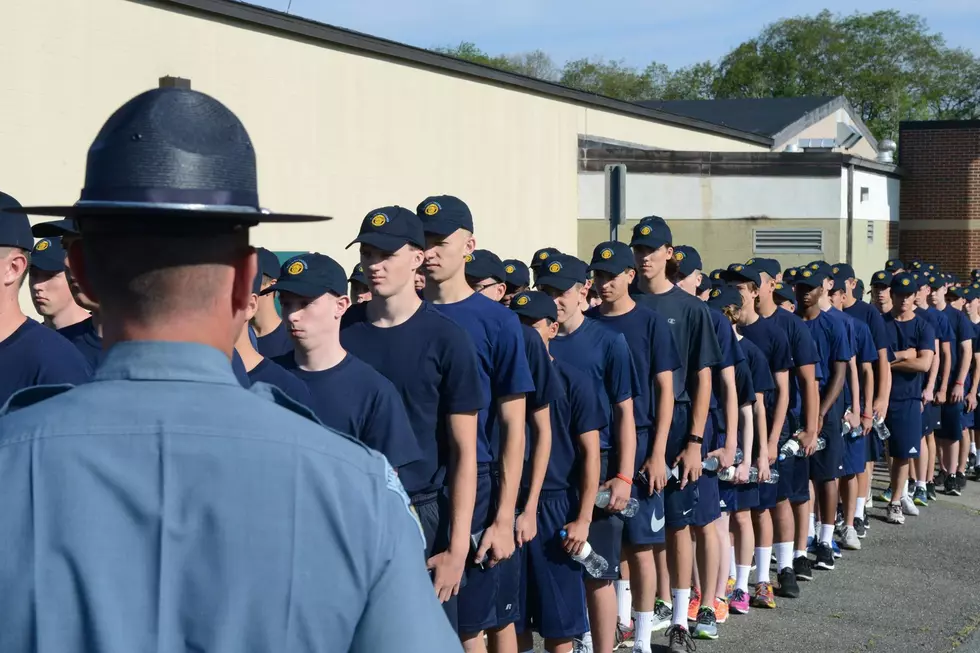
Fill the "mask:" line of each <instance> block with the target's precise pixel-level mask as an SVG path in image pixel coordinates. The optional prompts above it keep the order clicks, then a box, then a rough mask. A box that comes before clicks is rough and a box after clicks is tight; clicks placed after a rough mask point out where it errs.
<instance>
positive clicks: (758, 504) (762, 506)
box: [739, 475, 782, 510]
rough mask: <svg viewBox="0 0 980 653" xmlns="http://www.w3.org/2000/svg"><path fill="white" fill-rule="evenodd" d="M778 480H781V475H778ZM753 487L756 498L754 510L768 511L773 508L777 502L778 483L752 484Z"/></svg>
mask: <svg viewBox="0 0 980 653" xmlns="http://www.w3.org/2000/svg"><path fill="white" fill-rule="evenodd" d="M780 478H782V475H780ZM753 485H754V486H755V495H756V497H757V498H756V499H755V506H753V508H755V509H756V510H770V509H772V508H775V507H776V504H777V503H778V502H779V482H778V481H777V482H776V483H754V484H753ZM739 505H741V504H739ZM739 510H741V508H739Z"/></svg>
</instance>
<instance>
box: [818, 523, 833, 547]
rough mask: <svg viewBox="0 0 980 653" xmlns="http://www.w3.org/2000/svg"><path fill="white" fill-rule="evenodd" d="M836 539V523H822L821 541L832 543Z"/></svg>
mask: <svg viewBox="0 0 980 653" xmlns="http://www.w3.org/2000/svg"><path fill="white" fill-rule="evenodd" d="M833 539H834V525H833V524H822V525H821V526H820V541H821V542H823V543H824V544H830V542H831V541H832V540H833Z"/></svg>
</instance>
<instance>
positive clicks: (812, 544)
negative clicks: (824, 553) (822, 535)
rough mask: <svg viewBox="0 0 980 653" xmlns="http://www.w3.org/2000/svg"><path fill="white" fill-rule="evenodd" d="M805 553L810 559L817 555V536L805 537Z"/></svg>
mask: <svg viewBox="0 0 980 653" xmlns="http://www.w3.org/2000/svg"><path fill="white" fill-rule="evenodd" d="M806 555H807V557H809V558H810V559H811V560H812V559H813V557H814V556H815V555H817V538H815V537H808V538H806Z"/></svg>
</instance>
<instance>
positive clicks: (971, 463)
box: [966, 453, 977, 469]
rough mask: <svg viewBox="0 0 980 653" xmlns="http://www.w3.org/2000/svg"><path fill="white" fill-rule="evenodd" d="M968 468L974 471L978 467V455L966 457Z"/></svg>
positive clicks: (973, 454) (972, 454)
mask: <svg viewBox="0 0 980 653" xmlns="http://www.w3.org/2000/svg"><path fill="white" fill-rule="evenodd" d="M966 466H967V467H969V468H970V469H973V468H974V467H976V466H977V454H975V453H971V454H970V455H969V456H967V457H966Z"/></svg>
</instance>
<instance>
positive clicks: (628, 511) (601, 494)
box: [595, 488, 640, 517]
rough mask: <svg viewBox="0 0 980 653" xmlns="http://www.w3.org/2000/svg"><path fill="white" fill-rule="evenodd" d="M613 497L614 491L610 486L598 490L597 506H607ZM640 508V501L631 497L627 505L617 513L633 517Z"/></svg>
mask: <svg viewBox="0 0 980 653" xmlns="http://www.w3.org/2000/svg"><path fill="white" fill-rule="evenodd" d="M611 498H612V491H611V490H610V489H609V488H604V489H602V490H599V491H598V492H596V495H595V506H596V508H605V507H606V506H608V505H609V500H610V499H611ZM639 509H640V502H639V501H637V500H636V499H634V498H633V497H630V499H629V501H627V502H626V507H625V508H623V509H622V510H620V511H619V512H618V513H617V514H620V515H622V516H623V517H632V516H633V515H635V514H636V511H637V510H639Z"/></svg>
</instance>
